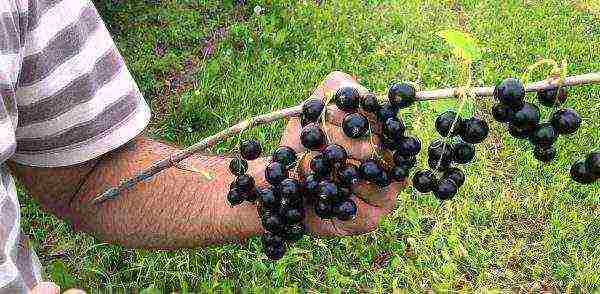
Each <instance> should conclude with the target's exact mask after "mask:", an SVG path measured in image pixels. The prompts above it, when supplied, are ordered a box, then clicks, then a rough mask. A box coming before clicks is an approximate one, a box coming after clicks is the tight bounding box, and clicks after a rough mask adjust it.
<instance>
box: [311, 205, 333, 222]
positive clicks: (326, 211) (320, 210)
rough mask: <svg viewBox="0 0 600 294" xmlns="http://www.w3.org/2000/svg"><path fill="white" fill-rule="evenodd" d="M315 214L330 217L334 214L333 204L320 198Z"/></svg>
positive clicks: (323, 217)
mask: <svg viewBox="0 0 600 294" xmlns="http://www.w3.org/2000/svg"><path fill="white" fill-rule="evenodd" d="M315 214H316V215H317V216H318V217H320V218H322V219H330V218H332V217H333V216H334V213H333V205H332V204H331V203H329V202H326V201H322V200H319V201H317V203H316V204H315Z"/></svg>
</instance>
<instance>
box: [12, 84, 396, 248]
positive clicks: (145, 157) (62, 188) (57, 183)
mask: <svg viewBox="0 0 600 294" xmlns="http://www.w3.org/2000/svg"><path fill="white" fill-rule="evenodd" d="M342 82H344V83H356V82H355V80H354V79H353V78H351V77H350V76H348V75H345V74H342V73H333V74H331V75H330V76H329V77H328V79H327V80H326V81H325V82H324V84H322V85H321V86H320V87H319V88H318V89H317V90H316V91H315V94H313V95H314V96H317V97H323V95H324V93H325V92H326V91H328V90H329V89H335V88H337V87H338V86H339V85H340V83H342ZM356 85H357V84H356ZM342 117H343V114H342V113H341V112H340V111H338V110H337V109H336V108H335V106H332V107H330V108H329V111H328V119H327V121H326V122H325V123H324V125H323V128H324V130H325V131H326V132H327V133H328V136H329V137H330V139H331V140H332V141H334V142H336V143H338V144H340V145H342V146H344V147H345V148H346V149H347V150H348V154H349V156H350V157H351V158H352V159H354V160H360V159H365V158H368V157H370V154H371V150H372V149H371V148H372V145H371V143H370V142H369V140H368V139H364V140H355V139H348V138H346V137H345V135H344V134H343V132H342V130H341V128H340V127H339V125H340V122H341V118H342ZM299 130H300V123H299V120H298V119H296V118H292V119H290V121H289V122H288V124H287V127H286V129H285V132H284V135H283V137H282V140H281V145H287V146H290V147H292V148H294V149H295V150H297V151H298V152H303V148H302V146H301V144H300V142H299V139H298V137H299V134H298V133H299ZM377 141H378V140H377V138H375V142H377ZM176 151H177V148H176V147H173V146H170V145H168V144H165V143H162V142H159V141H156V140H152V139H149V138H146V137H144V136H140V137H138V138H136V139H134V140H132V141H131V142H130V143H128V144H126V145H125V146H123V147H121V148H119V149H117V150H115V151H113V152H110V153H108V154H106V155H105V156H102V157H101V158H97V159H94V160H90V161H88V162H85V163H82V164H79V165H76V166H68V167H58V168H39V167H29V166H23V165H19V164H16V163H14V162H10V163H9V166H10V168H11V170H12V172H13V174H14V175H15V176H16V177H17V178H18V179H19V180H20V181H21V182H22V183H23V185H24V186H25V187H26V188H27V189H28V190H29V192H30V194H31V195H32V196H33V197H34V198H35V199H37V200H38V201H39V202H40V203H41V204H42V206H43V207H45V208H46V209H47V210H49V211H51V212H53V213H54V214H56V215H57V216H59V217H62V218H65V219H69V220H70V221H71V222H72V224H73V226H74V228H75V229H77V230H83V231H85V232H88V233H90V234H92V235H94V236H95V237H96V238H98V239H99V240H102V241H106V242H112V243H118V244H121V245H123V246H126V247H133V248H160V249H173V248H182V247H198V246H205V245H209V244H216V243H224V242H236V241H241V240H244V239H246V238H248V237H250V236H255V235H259V234H261V233H263V232H264V231H263V229H262V227H261V225H260V221H259V218H258V215H257V212H256V206H255V205H253V204H249V203H244V204H241V205H238V206H235V207H231V206H230V205H229V204H228V203H227V200H226V195H227V192H228V190H229V183H230V182H232V181H233V180H234V178H233V176H232V175H231V174H230V172H229V170H228V166H229V161H230V160H231V159H230V158H227V157H218V156H195V157H193V158H189V159H186V160H184V161H183V162H182V163H181V164H180V166H179V168H171V169H168V170H165V171H163V172H161V173H159V174H158V175H156V176H155V177H153V178H152V179H151V180H149V181H147V182H144V183H140V184H138V185H137V186H135V187H134V188H133V189H131V190H129V191H128V192H126V193H124V194H122V195H121V196H120V197H118V198H117V199H116V200H111V201H107V202H105V203H104V204H101V205H91V204H89V201H90V199H92V198H93V197H94V196H95V195H97V194H99V193H101V192H102V191H104V189H106V188H107V185H108V184H109V183H110V184H111V185H114V184H115V183H117V182H118V181H119V180H120V179H122V178H125V177H130V176H131V175H133V174H134V173H135V172H137V171H139V170H141V169H143V168H146V167H148V166H149V165H150V164H151V163H152V162H154V161H156V160H159V159H162V158H164V157H166V156H168V155H169V154H171V153H174V152H176ZM311 156H312V155H311ZM266 161H267V159H266V158H261V159H258V160H255V161H252V162H250V166H249V170H248V174H250V175H252V176H254V178H255V180H256V183H257V185H259V186H261V185H265V183H266V182H265V181H264V166H265V162H266ZM308 162H309V160H305V161H304V163H305V164H304V165H303V167H304V168H301V169H300V173H301V174H302V173H304V171H303V170H305V169H306V167H307V165H308ZM199 169H200V170H203V171H206V172H208V173H209V174H210V175H211V178H210V179H208V178H206V177H205V176H203V174H202V173H199V172H197V171H194V170H199ZM402 185H403V184H402V183H395V184H392V185H390V186H389V187H387V188H386V189H381V188H378V187H376V186H373V185H369V184H367V183H364V182H362V183H360V184H358V185H357V187H355V189H356V191H357V195H359V196H358V197H357V198H355V200H356V202H357V205H358V215H357V217H356V218H355V219H354V220H352V221H347V222H342V221H338V220H320V219H319V218H317V217H316V216H315V215H314V212H313V211H312V210H308V212H307V218H306V224H307V226H308V228H309V231H310V233H312V234H315V235H320V236H336V235H354V234H362V233H365V232H369V231H372V230H374V229H375V228H376V227H377V225H378V223H379V221H380V219H381V218H382V217H383V216H385V215H386V214H388V213H389V212H390V211H391V210H392V209H393V206H394V203H395V199H396V195H397V193H398V191H399V189H400V188H401V187H402Z"/></svg>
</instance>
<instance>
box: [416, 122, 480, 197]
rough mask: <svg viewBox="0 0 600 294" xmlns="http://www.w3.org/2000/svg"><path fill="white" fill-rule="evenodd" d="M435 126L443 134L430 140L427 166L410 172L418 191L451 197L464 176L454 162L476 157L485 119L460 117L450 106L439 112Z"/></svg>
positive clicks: (462, 182)
mask: <svg viewBox="0 0 600 294" xmlns="http://www.w3.org/2000/svg"><path fill="white" fill-rule="evenodd" d="M435 129H436V130H437V132H438V133H439V134H440V135H441V136H442V138H438V139H435V140H433V141H432V142H431V143H430V144H429V148H428V149H427V156H428V160H427V163H428V165H429V168H430V169H426V170H421V171H418V172H417V173H415V175H414V176H413V186H414V187H415V189H417V191H419V192H421V193H429V192H433V195H435V197H437V198H438V199H440V200H448V199H451V198H452V197H454V195H456V193H457V192H458V189H459V188H460V187H461V186H462V185H463V184H464V183H465V180H466V177H465V174H464V173H463V171H462V170H461V169H460V168H458V167H457V166H456V165H457V164H467V163H469V162H471V161H472V160H473V158H474V157H475V144H478V143H481V142H483V140H485V138H487V136H488V134H489V126H488V124H487V122H486V121H485V120H482V119H480V118H477V117H471V118H467V119H463V118H461V117H460V115H459V114H457V113H456V112H455V111H453V110H447V111H445V112H443V113H441V114H439V115H438V117H437V118H436V120H435Z"/></svg>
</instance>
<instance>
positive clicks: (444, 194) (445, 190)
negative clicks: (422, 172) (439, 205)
mask: <svg viewBox="0 0 600 294" xmlns="http://www.w3.org/2000/svg"><path fill="white" fill-rule="evenodd" d="M457 191H458V186H457V185H456V183H455V182H454V181H453V180H452V179H450V178H447V177H444V178H442V179H441V180H439V182H438V184H437V186H436V187H435V188H434V189H433V195H435V197H436V198H437V199H440V200H448V199H451V198H452V197H454V195H456V192H457Z"/></svg>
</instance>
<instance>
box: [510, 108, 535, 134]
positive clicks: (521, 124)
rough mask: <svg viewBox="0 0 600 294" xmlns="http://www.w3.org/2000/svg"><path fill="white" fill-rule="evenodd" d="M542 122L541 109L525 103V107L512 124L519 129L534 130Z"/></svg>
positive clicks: (515, 115) (513, 119)
mask: <svg viewBox="0 0 600 294" xmlns="http://www.w3.org/2000/svg"><path fill="white" fill-rule="evenodd" d="M539 122H540V109H539V108H538V107H537V106H535V105H534V104H531V103H528V102H525V103H524V104H523V107H522V108H521V109H520V110H518V111H516V112H515V114H514V115H513V118H512V121H511V124H512V125H514V126H515V127H517V128H519V129H527V128H533V127H535V126H536V125H537V124H538V123H539Z"/></svg>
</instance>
